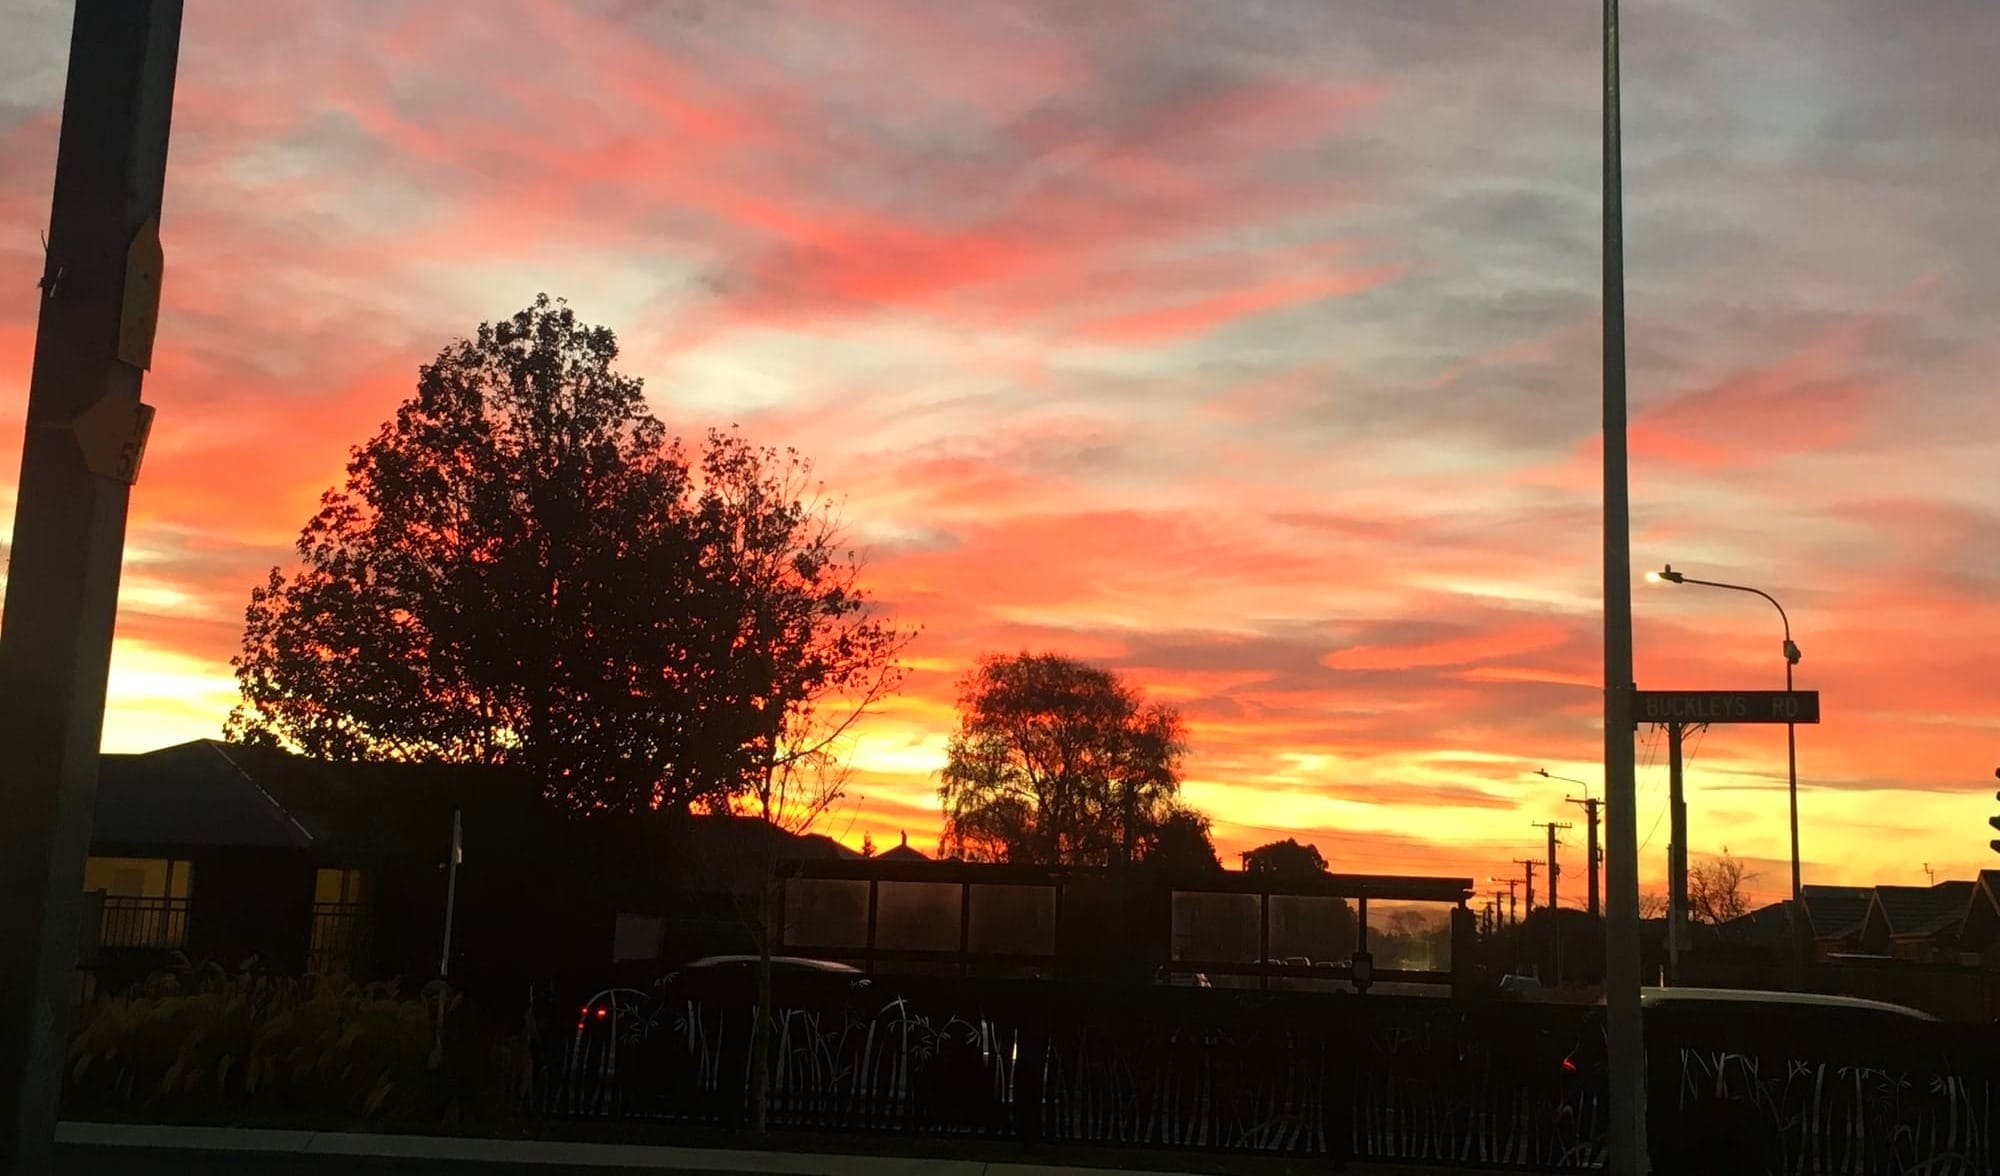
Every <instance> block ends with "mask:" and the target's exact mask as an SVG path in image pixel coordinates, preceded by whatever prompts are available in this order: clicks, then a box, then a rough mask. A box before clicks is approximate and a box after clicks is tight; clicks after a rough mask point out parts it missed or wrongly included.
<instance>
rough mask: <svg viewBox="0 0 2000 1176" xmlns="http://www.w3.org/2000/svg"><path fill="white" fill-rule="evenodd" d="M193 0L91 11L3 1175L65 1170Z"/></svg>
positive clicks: (41, 366)
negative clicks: (129, 535) (110, 705)
mask: <svg viewBox="0 0 2000 1176" xmlns="http://www.w3.org/2000/svg"><path fill="white" fill-rule="evenodd" d="M180 28H181V2H180V0H77V5H76V16H75V19H74V21H73V23H72V24H71V28H70V50H69V80H68V82H67V84H66V85H65V87H64V91H63V114H62V133H61V137H60V139H59V140H58V142H57V146H56V170H55V192H54V198H53V200H52V202H51V211H50V215H49V233H48V250H47V256H46V258H45V260H44V262H43V267H44V268H43V272H42V280H41V306H40V321H39V323H38V325H37V327H36V334H35V360H34V369H33V374H32V376H31V377H30V382H29V385H28V406H27V436H26V439H25V441H24V442H23V445H22V449H21V480H20V490H19V493H18V495H17V497H16V502H15V508H14V539H13V551H12V562H11V564H10V565H9V567H8V573H9V574H8V578H7V596H6V607H5V613H4V618H5V619H4V622H0V773H4V775H0V812H4V813H5V814H6V817H5V819H4V820H0V926H4V927H5V928H6V929H7V946H6V950H4V951H0V1173H8V1174H22V1176H25V1174H27V1173H41V1172H48V1171H51V1170H53V1168H54V1157H53V1152H54V1147H55V1121H56V1098H57V1092H58V1090H59V1089H60V1075H61V1070H62V1058H63V1053H64V1039H65V1026H64V1019H65V1018H64V1015H65V1013H66V1011H67V1009H68V992H69V980H70V977H71V975H72V973H73V972H74V970H75V967H76V955H77V933H78V927H77V922H78V912H79V911H80V910H81V909H82V891H83V859H84V855H85V853H86V852H87V850H88V847H89V843H90V825H91V809H92V806H93V804H94V803H95V797H96V792H97V750H98V743H99V741H100V739H101V738H102V735H103V730H104V690H105V681H106V677H107V675H108V673H109V670H110V663H111V632H112V621H113V618H114V616H115V614H116V611H117V604H118V573H119V565H120V562H121V561H122V559H123V555H124V547H125V517H126V507H127V504H128V503H129V501H130V497H131V487H132V483H133V481H134V480H135V479H136V478H137V476H138V467H139V459H140V456H141V454H142V452H143V450H144V447H145V440H146V430H147V427H148V426H149V425H150V423H151V420H152V409H150V408H148V407H146V406H144V405H142V404H141V403H140V402H139V394H140V384H141V382H142V380H143V377H144V372H145V370H146V369H147V368H149V367H150V366H151V365H152V349H153V334H154V327H155V324H156V316H157V314H158V311H159V304H160V299H159V293H160V268H161V267H160V261H161V255H160V247H159V221H160V202H161V201H160V198H161V193H162V190H163V189H164V187H165V184H166V169H167V128H168V121H169V117H170V115H171V113H172V107H173V93H174V69H175V65H176V62H177V59H178V57H179V51H180Z"/></svg>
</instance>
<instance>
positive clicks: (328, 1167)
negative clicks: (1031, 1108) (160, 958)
mask: <svg viewBox="0 0 2000 1176" xmlns="http://www.w3.org/2000/svg"><path fill="white" fill-rule="evenodd" d="M56 1139H57V1149H58V1150H57V1154H58V1159H59V1162H60V1167H59V1168H58V1169H57V1170H58V1171H59V1172H65V1173H67V1172H79V1173H81V1172H88V1173H92V1174H93V1176H96V1174H98V1173H102V1174H103V1176H194V1174H195V1173H210V1172H216V1173H231V1174H241V1176H250V1174H252V1173H272V1174H273V1176H318V1174H320V1173H347V1172H353V1171H356V1170H365V1171H368V1172H380V1173H426V1174H433V1176H443V1174H450V1176H458V1174H460V1173H464V1174H465V1176H471V1174H473V1173H478V1174H480V1176H495V1174H501V1173H505V1174H507V1176H551V1174H552V1173H556V1172H588V1173H592V1174H593V1176H598V1174H602V1176H611V1174H615V1173H643V1172H677V1173H683V1174H686V1176H711V1174H713V1176H725V1174H734V1173H742V1172H772V1173H779V1174H781V1176H1090V1174H1098V1176H1102V1174H1104V1173H1107V1172H1130V1173H1135V1174H1137V1176H1201V1172H1200V1171H1199V1170H1204V1169H1205V1170H1206V1171H1208V1172H1213V1171H1215V1167H1214V1166H1213V1165H1211V1164H1208V1163H1202V1162H1199V1161H1198V1160H1197V1162H1194V1163H1191V1164H1190V1165H1189V1168H1188V1169H1187V1170H1184V1171H1177V1170H1173V1169H1162V1168H1158V1167H1148V1168H1126V1167H1120V1166H1119V1165H1118V1161H1117V1153H1116V1152H1114V1151H1106V1152H1105V1153H1104V1155H1103V1159H1102V1162H1101V1163H1092V1164H1088V1165H1078V1164H1074V1163H1058V1164H1040V1163H1027V1162H1020V1161H998V1160H979V1159H948V1158H938V1157H926V1156H883V1155H853V1154H829V1153H815V1152H796V1151H775V1150H752V1149H747V1148H696V1147H656V1146H653V1145H650V1144H633V1143H571V1142H558V1141H553V1140H516V1139H474V1138H461V1137H454V1136H436V1135H388V1134H383V1135H375V1134H366V1133H358V1132H326V1131H268V1130H254V1129H247V1128H229V1127H169V1126H149V1125H136V1124H111V1123H62V1124H60V1125H59V1126H58V1127H57V1129H56ZM1095 1158H1096V1157H1093V1159H1095ZM1204 1158H1206V1157H1204ZM1148 1159H1149V1161H1151V1162H1154V1163H1157V1162H1158V1155H1157V1153H1152V1154H1149V1156H1148ZM1190 1159H1195V1157H1190ZM1235 1166H1236V1165H1234V1164H1232V1165H1231V1167H1235ZM1285 1166H1286V1165H1284V1164H1283V1163H1282V1162H1281V1161H1273V1166H1272V1167H1271V1168H1270V1169H1269V1170H1271V1171H1281V1170H1283V1168H1284V1167H1285ZM1302 1170H1303V1169H1302ZM1318 1170H1320V1171H1324V1170H1326V1169H1325V1168H1324V1167H1319V1168H1318ZM1347 1171H1348V1172H1349V1173H1350V1174H1352V1176H1370V1174H1371V1173H1386V1172H1392V1171H1393V1172H1395V1173H1398V1174H1399V1176H1448V1174H1449V1171H1450V1170H1448V1169H1442V1168H1416V1167H1405V1166H1400V1165H1399V1166H1397V1167H1395V1168H1393V1169H1391V1168H1382V1167H1375V1166H1372V1165H1371V1166H1356V1167H1353V1168H1349V1169H1347Z"/></svg>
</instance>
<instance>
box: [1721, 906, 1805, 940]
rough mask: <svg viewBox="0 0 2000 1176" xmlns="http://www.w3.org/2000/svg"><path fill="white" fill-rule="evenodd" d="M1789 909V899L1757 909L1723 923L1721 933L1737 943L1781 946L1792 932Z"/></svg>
mask: <svg viewBox="0 0 2000 1176" xmlns="http://www.w3.org/2000/svg"><path fill="white" fill-rule="evenodd" d="M1791 907H1792V904H1791V900H1789V899H1787V900H1785V901H1783V902H1774V903H1772V904H1770V905H1769V906H1763V907H1758V908H1757V909H1756V910H1754V911H1751V912H1749V913H1748V914H1743V915H1738V916H1737V917H1736V918H1734V919H1731V920H1729V921H1728V922H1727V923H1724V924H1723V925H1722V933H1723V935H1724V937H1725V938H1728V939H1731V940H1734V941H1735V942H1738V943H1755V944H1762V945H1776V944H1781V943H1783V942H1785V940H1786V939H1787V938H1789V937H1790V935H1791V932H1792V913H1791Z"/></svg>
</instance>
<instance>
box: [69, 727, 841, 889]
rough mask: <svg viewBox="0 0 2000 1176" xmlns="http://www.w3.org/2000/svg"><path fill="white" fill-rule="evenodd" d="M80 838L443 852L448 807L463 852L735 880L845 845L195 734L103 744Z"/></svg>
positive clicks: (517, 778)
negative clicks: (153, 746)
mask: <svg viewBox="0 0 2000 1176" xmlns="http://www.w3.org/2000/svg"><path fill="white" fill-rule="evenodd" d="M100 764H101V766H100V769H99V775H100V781H101V782H100V784H99V788H98V798H97V808H96V812H95V814H94V826H93V829H92V842H93V844H94V845H97V846H100V847H104V846H110V847H114V848H115V847H127V846H129V847H133V848H139V847H148V848H154V849H164V850H169V851H171V850H172V849H174V848H176V847H189V848H193V847H215V846H236V847H263V848H293V849H299V850H303V851H306V852H308V853H310V854H311V855H313V856H314V857H315V858H316V859H317V860H319V861H321V862H323V863H326V864H347V865H363V864H367V863H371V862H395V861H400V862H442V861H443V860H444V859H445V858H446V857H447V856H449V853H450V846H451V838H452V820H453V816H454V814H456V815H457V816H458V817H459V819H460V823H461V826H462V829H463V838H464V840H463V844H464V852H465V858H466V861H468V862H474V861H484V862H498V863H508V864H511V865H513V866H517V867H521V866H527V867H532V866H537V865H549V866H561V867H563V868H565V869H566V870H576V871H582V872H586V873H589V874H591V875H592V876H593V877H594V878H595V879H596V882H595V883H593V884H595V885H599V886H602V887H607V888H613V889H631V890H634V891H637V892H645V893H653V892H657V891H660V890H662V889H664V888H665V887H667V886H670V885H680V886H684V887H695V888H702V887H704V886H715V887H717V888H719V889H741V888H743V887H746V886H747V887H754V886H755V885H757V884H759V880H760V879H761V878H762V877H763V875H764V872H765V871H766V870H768V869H769V868H770V865H769V864H770V863H774V862H777V861H781V860H792V859H835V860H838V859H848V858H856V857H858V855H857V854H855V853H854V852H853V851H852V850H849V849H846V848H845V847H844V846H840V845H838V844H837V843H836V842H834V841H833V840H832V839H831V838H828V837H824V836H819V835H809V836H805V837H796V836H794V835H792V834H789V833H786V832H784V831H782V830H779V829H777V828H775V827H773V826H770V825H768V824H766V823H765V822H763V821H761V820H757V819H755V818H749V817H733V816H714V817H691V818H682V817H679V816H677V815H674V814H666V813H644V814H638V815H627V814H607V815H604V816H593V817H588V818H578V817H576V816H575V815H574V814H571V813H568V812H566V811H564V810H563V809H561V808H559V807H557V806H553V805H550V804H548V803H546V802H545V801H544V800H543V799H542V797H541V795H540V790H539V789H538V788H537V787H535V785H534V783H533V782H532V780H530V779H529V778H528V777H526V776H523V775H521V774H520V773H518V772H511V771H507V770H505V769H498V768H490V767H483V766H476V765H452V764H383V763H333V762H327V761H323V760H315V759H309V758H307V757H305V756H298V755H293V754H291V753H289V752H284V751H278V750H274V749H268V748H255V747H244V746H240V745H236V744H227V743H221V742H217V741H214V740H198V741H196V742H193V743H184V744H180V745H178V746H175V747H167V748H161V749H160V750H158V751H152V752H147V753H144V754H142V755H123V756H120V755H107V756H103V757H101V760H100Z"/></svg>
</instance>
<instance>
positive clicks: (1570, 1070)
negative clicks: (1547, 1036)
mask: <svg viewBox="0 0 2000 1176" xmlns="http://www.w3.org/2000/svg"><path fill="white" fill-rule="evenodd" d="M1563 1073H1565V1074H1574V1073H1576V1063H1575V1062H1572V1061H1570V1060H1569V1059H1568V1058H1564V1059H1563Z"/></svg>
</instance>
